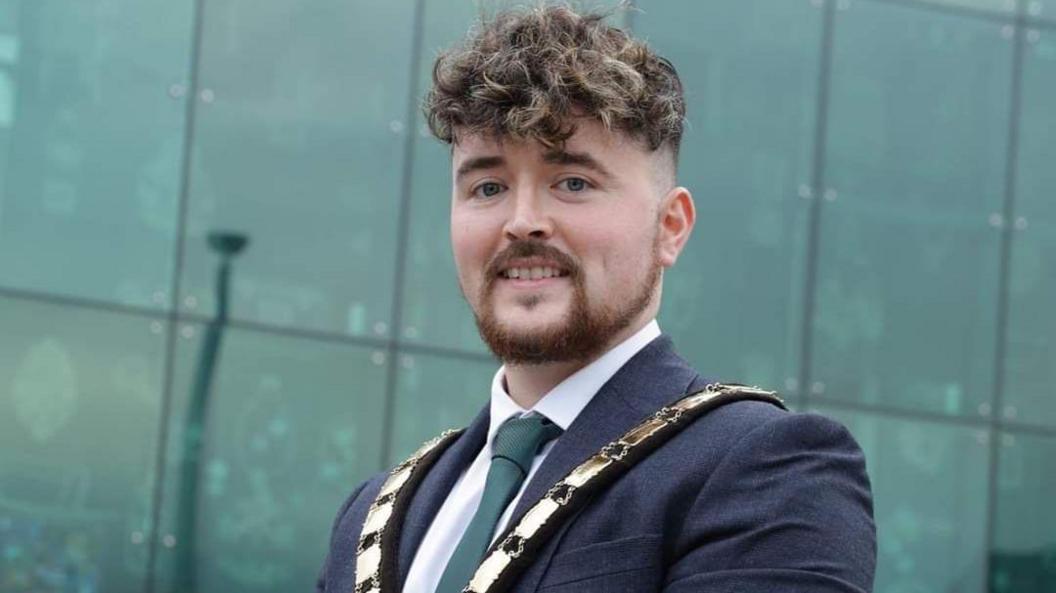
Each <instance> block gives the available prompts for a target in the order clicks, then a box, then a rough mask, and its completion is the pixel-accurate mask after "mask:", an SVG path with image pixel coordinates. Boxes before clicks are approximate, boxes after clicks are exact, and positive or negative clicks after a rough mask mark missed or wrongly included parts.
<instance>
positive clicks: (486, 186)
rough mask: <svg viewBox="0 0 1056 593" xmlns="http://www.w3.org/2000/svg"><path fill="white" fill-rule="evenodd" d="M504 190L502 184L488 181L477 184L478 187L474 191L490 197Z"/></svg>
mask: <svg viewBox="0 0 1056 593" xmlns="http://www.w3.org/2000/svg"><path fill="white" fill-rule="evenodd" d="M501 191H502V184H500V183H495V182H494V181H487V182H484V183H481V184H480V185H478V186H477V189H476V190H475V191H474V192H473V193H475V194H477V195H480V196H483V197H485V198H490V197H492V196H494V195H496V194H498V193H499V192H501Z"/></svg>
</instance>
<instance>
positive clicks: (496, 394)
mask: <svg viewBox="0 0 1056 593" xmlns="http://www.w3.org/2000/svg"><path fill="white" fill-rule="evenodd" d="M659 335H660V326H659V325H657V323H656V320H655V319H654V320H653V321H650V322H649V323H648V324H646V325H645V327H643V328H642V329H640V330H638V331H637V332H636V333H635V334H634V335H632V336H631V337H629V338H627V339H626V340H624V341H623V342H621V343H620V344H619V345H617V346H616V347H614V348H613V349H611V350H609V351H608V352H606V353H605V354H603V355H602V356H601V357H600V358H598V359H597V360H595V361H594V362H592V363H590V364H589V365H587V366H585V367H583V368H582V369H580V370H578V371H576V372H575V373H573V374H572V375H571V376H569V377H568V378H567V379H565V380H564V381H562V382H561V383H559V384H558V385H557V386H556V387H554V388H553V389H551V390H550V391H549V392H547V394H546V395H544V396H543V397H542V399H540V400H539V401H538V402H537V403H536V404H535V406H534V407H533V408H532V409H531V410H525V409H524V408H521V407H520V406H518V405H517V404H516V403H515V402H514V401H513V400H512V399H510V396H509V395H508V394H507V393H506V388H505V381H504V377H505V375H504V372H503V371H504V369H505V367H500V368H499V370H498V372H496V373H495V378H494V379H493V380H492V382H491V408H490V419H489V422H488V439H487V441H486V442H485V443H484V448H482V449H481V450H480V453H478V454H477V456H476V458H475V459H474V460H473V463H471V464H470V465H469V467H468V468H466V470H465V471H464V472H463V473H462V475H461V477H459V479H458V481H457V482H455V486H454V487H453V488H452V489H451V493H450V494H448V496H447V499H446V500H444V504H443V505H441V507H440V510H439V512H437V514H436V517H434V518H433V522H432V523H431V524H430V525H429V530H428V531H427V532H426V533H425V537H424V538H423V539H422V543H421V545H420V546H419V547H418V551H417V553H415V555H414V561H413V562H411V568H410V571H409V572H408V574H407V582H406V583H405V584H404V586H403V593H434V591H435V590H436V586H437V584H439V582H440V577H441V576H442V575H443V573H444V568H446V567H447V561H448V560H449V559H450V558H451V555H452V554H453V553H454V551H455V547H456V546H458V542H459V540H461V539H462V533H463V532H465V530H466V527H468V526H469V522H470V520H471V519H472V518H473V514H474V513H476V512H477V505H478V504H480V498H481V496H482V495H483V494H484V480H485V478H486V477H487V475H488V468H489V467H490V465H491V442H492V439H493V438H495V433H496V431H498V429H499V426H500V425H502V423H503V422H505V421H506V420H507V419H508V418H510V417H511V416H523V415H524V414H527V413H528V412H531V411H535V412H538V413H540V414H542V415H543V416H546V417H547V418H549V419H550V420H551V421H552V422H553V423H554V424H556V425H558V426H560V427H561V428H562V429H563V430H568V427H569V426H570V425H571V424H572V421H573V420H575V419H576V416H578V415H579V413H580V412H582V411H583V408H585V407H586V406H587V403H589V402H590V400H591V399H592V398H593V397H594V394H596V393H597V392H598V390H599V389H601V386H602V385H604V384H605V383H606V382H607V381H608V380H609V379H611V378H612V376H613V375H615V374H616V371H618V370H620V368H621V367H622V366H623V365H624V364H626V363H627V361H628V360H630V359H631V357H632V356H634V355H635V354H637V353H638V351H639V350H641V349H642V348H644V347H645V345H646V344H648V343H649V342H651V341H653V339H654V338H656V337H657V336H659ZM558 438H560V437H558ZM554 442H556V440H555V441H550V442H549V443H548V444H547V445H546V446H545V447H543V450H542V451H540V452H539V454H538V455H536V456H535V459H534V460H532V469H531V471H529V472H528V476H527V477H525V479H524V483H523V484H521V488H520V490H519V491H518V492H517V495H516V496H514V497H513V500H512V501H510V504H509V506H507V507H506V511H505V512H503V514H502V517H500V518H499V523H498V525H496V527H495V532H494V533H493V534H492V540H493V541H494V538H495V537H496V536H498V534H499V533H502V530H503V529H504V528H505V527H506V523H507V522H509V520H510V515H511V514H512V513H513V509H514V508H515V507H516V506H517V501H518V500H520V498H521V494H523V493H524V488H525V486H527V485H528V483H529V482H530V481H531V479H532V476H534V475H535V471H536V470H537V469H539V465H540V464H541V463H542V462H543V459H545V458H546V456H547V454H548V453H549V452H550V449H551V448H552V447H553V445H554Z"/></svg>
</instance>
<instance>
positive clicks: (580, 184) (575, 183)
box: [558, 177, 590, 192]
mask: <svg viewBox="0 0 1056 593" xmlns="http://www.w3.org/2000/svg"><path fill="white" fill-rule="evenodd" d="M558 185H560V186H564V188H565V189H566V190H568V191H571V192H581V191H583V190H585V189H587V188H589V187H590V184H589V183H587V180H586V179H583V178H582V177H569V178H568V179H562V180H561V183H559V184H558Z"/></svg>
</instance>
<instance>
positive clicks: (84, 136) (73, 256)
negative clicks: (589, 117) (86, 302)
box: [0, 0, 192, 307]
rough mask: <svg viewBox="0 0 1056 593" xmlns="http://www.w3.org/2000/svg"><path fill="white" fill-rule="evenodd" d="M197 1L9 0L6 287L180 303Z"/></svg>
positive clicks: (2, 12)
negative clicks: (175, 274)
mask: <svg viewBox="0 0 1056 593" xmlns="http://www.w3.org/2000/svg"><path fill="white" fill-rule="evenodd" d="M191 10H192V3H191V2H169V1H166V0H145V1H138V0H136V1H133V0H96V1H93V2H75V3H73V4H70V3H69V2H61V1H54V0H34V1H16V0H2V1H0V285H2V286H8V287H16V288H20V289H28V290H34V291H45V292H52V293H60V294H64V295H72V296H77V297H87V298H91V299H97V300H104V301H110V302H118V303H125V304H131V305H139V306H149V307H164V306H167V304H168V303H169V302H170V299H171V294H170V282H171V279H172V260H173V246H174V244H175V232H176V221H177V198H178V195H179V173H180V159H181V156H182V150H183V132H184V111H185V105H184V101H185V99H184V97H183V92H184V91H183V88H184V86H185V84H186V79H187V76H188V64H187V61H188V56H189V53H190V49H189V45H190V30H191V24H190V23H191ZM99 262H106V263H105V265H103V264H100V263H99Z"/></svg>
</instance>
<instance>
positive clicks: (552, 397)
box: [488, 319, 660, 444]
mask: <svg viewBox="0 0 1056 593" xmlns="http://www.w3.org/2000/svg"><path fill="white" fill-rule="evenodd" d="M659 336H660V326H659V324H657V323H656V320H655V319H654V320H652V321H650V322H649V323H647V324H645V326H644V327H643V328H642V329H640V330H638V331H637V332H635V333H634V335H632V336H631V337H629V338H627V339H626V340H624V341H622V342H620V343H619V344H618V345H616V346H615V347H614V348H612V349H611V350H609V351H608V352H606V353H605V354H603V355H601V357H600V358H598V359H597V360H595V361H594V362H592V363H590V364H588V365H587V366H585V367H583V368H581V369H579V370H578V371H576V372H575V373H572V374H571V375H569V376H568V378H566V379H565V380H564V381H562V382H560V383H558V384H557V385H556V386H555V387H554V388H553V389H551V390H550V391H549V392H547V394H546V395H544V396H543V397H542V398H541V399H540V400H539V401H538V402H537V403H536V404H535V406H534V407H533V408H532V409H531V410H525V409H524V408H522V407H520V406H519V405H517V403H516V402H514V401H513V400H512V399H511V398H510V396H509V394H507V393H506V387H505V385H503V383H504V381H503V378H504V377H505V369H506V367H505V366H501V367H499V370H498V371H497V372H496V373H495V378H494V379H492V381H491V409H490V412H491V418H490V420H489V424H488V443H489V444H490V443H491V439H492V438H493V437H494V436H495V432H496V431H498V429H499V426H501V425H502V423H503V422H505V421H506V420H507V419H508V418H509V417H511V416H515V415H516V416H521V415H524V414H527V413H528V412H530V411H536V412H539V413H540V414H542V415H543V416H546V417H547V418H549V419H550V420H551V421H552V422H553V423H554V424H556V425H558V426H560V427H561V429H562V430H568V427H569V426H571V425H572V421H573V420H575V419H576V416H579V413H580V412H582V411H583V408H585V407H587V404H588V403H590V400H591V399H593V398H594V395H595V394H596V393H597V392H598V390H599V389H601V386H602V385H604V384H605V383H606V382H607V381H608V380H609V379H611V378H612V376H613V375H615V374H616V371H618V370H620V368H621V367H623V365H625V364H626V363H627V361H628V360H630V359H631V357H633V356H634V355H635V354H637V353H638V351H639V350H641V349H642V348H644V347H645V346H646V345H647V344H648V343H649V342H652V341H653V340H654V339H656V338H657V337H659Z"/></svg>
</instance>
